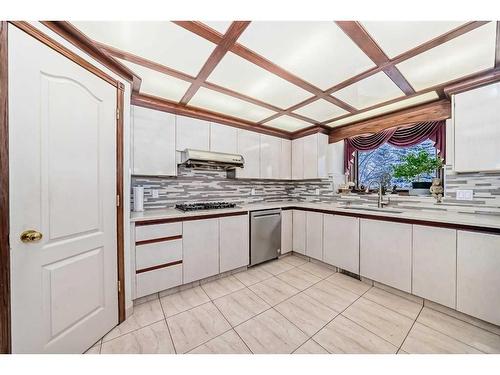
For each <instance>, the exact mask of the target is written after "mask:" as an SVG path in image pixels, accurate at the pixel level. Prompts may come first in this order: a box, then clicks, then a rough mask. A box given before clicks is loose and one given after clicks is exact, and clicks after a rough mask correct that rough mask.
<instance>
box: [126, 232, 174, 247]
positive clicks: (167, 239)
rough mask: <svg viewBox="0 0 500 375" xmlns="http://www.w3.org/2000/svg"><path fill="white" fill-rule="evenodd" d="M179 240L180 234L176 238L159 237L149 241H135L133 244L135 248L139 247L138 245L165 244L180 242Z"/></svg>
mask: <svg viewBox="0 0 500 375" xmlns="http://www.w3.org/2000/svg"><path fill="white" fill-rule="evenodd" d="M181 238H182V234H179V235H177V236H170V237H161V238H153V239H151V240H143V241H137V242H136V243H135V244H136V246H140V245H146V244H149V243H155V242H167V241H174V240H180V239H181Z"/></svg>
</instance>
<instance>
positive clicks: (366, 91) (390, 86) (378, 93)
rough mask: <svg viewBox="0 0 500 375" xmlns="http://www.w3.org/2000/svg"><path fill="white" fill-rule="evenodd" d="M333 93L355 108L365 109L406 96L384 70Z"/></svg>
mask: <svg viewBox="0 0 500 375" xmlns="http://www.w3.org/2000/svg"><path fill="white" fill-rule="evenodd" d="M332 95H333V96H335V97H336V98H338V99H340V100H342V101H344V102H346V103H347V104H350V105H351V106H353V107H354V108H357V109H363V108H367V107H370V106H372V105H376V104H379V103H383V102H386V101H388V100H391V99H395V98H397V97H400V96H404V93H403V92H402V91H401V89H400V88H399V87H398V86H396V84H395V83H394V82H392V81H391V79H390V78H389V77H387V75H386V74H385V73H384V72H378V73H376V74H374V75H372V76H370V77H368V78H365V79H363V80H361V81H358V82H355V83H353V84H352V85H349V86H347V87H344V88H343V89H342V90H339V91H336V92H334V93H333V94H332Z"/></svg>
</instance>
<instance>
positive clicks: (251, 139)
mask: <svg viewBox="0 0 500 375" xmlns="http://www.w3.org/2000/svg"><path fill="white" fill-rule="evenodd" d="M238 154H241V155H243V158H244V159H245V166H244V168H237V169H236V176H237V177H239V178H260V134H259V133H255V132H250V131H248V130H238Z"/></svg>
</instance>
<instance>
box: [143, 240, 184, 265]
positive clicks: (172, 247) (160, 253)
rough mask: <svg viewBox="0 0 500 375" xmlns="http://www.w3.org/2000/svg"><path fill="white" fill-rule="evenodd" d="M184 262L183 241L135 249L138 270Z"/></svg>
mask: <svg viewBox="0 0 500 375" xmlns="http://www.w3.org/2000/svg"><path fill="white" fill-rule="evenodd" d="M176 260H182V239H178V240H172V241H162V242H153V243H148V244H144V245H137V246H136V247H135V267H136V269H137V270H141V269H144V268H148V267H152V266H157V265H160V264H165V263H170V262H174V261H176Z"/></svg>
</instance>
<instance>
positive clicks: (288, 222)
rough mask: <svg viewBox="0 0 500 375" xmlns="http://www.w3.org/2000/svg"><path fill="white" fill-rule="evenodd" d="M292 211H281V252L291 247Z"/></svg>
mask: <svg viewBox="0 0 500 375" xmlns="http://www.w3.org/2000/svg"><path fill="white" fill-rule="evenodd" d="M292 238H293V213H292V210H284V211H281V254H286V253H289V252H290V251H292V249H293V240H292Z"/></svg>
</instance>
